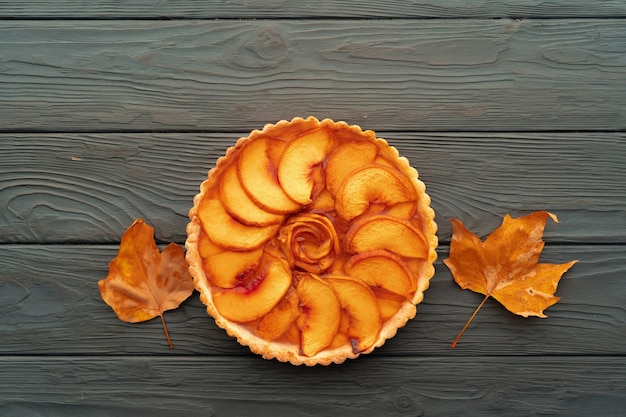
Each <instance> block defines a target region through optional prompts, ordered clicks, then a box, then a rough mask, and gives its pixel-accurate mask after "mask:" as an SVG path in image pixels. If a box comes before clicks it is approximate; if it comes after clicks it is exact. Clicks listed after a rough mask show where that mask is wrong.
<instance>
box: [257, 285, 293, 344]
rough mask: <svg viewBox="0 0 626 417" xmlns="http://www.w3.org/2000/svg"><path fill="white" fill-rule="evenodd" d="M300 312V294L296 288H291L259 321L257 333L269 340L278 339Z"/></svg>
mask: <svg viewBox="0 0 626 417" xmlns="http://www.w3.org/2000/svg"><path fill="white" fill-rule="evenodd" d="M299 312H300V310H299V309H298V295H297V294H296V291H295V290H294V289H290V290H289V291H288V292H287V295H286V296H285V298H283V299H282V300H281V301H280V302H279V303H278V304H277V305H276V307H274V308H273V309H272V310H271V311H270V312H269V313H267V314H266V315H265V316H263V318H262V319H261V320H260V321H259V323H258V324H257V326H256V333H257V335H259V336H260V337H262V338H263V339H265V340H269V341H272V340H276V339H278V338H279V337H281V336H282V335H283V334H284V333H285V332H286V331H287V330H289V328H290V327H291V325H292V324H293V323H294V322H295V320H296V318H297V317H298V314H299Z"/></svg>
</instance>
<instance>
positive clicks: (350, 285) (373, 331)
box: [324, 276, 382, 353]
mask: <svg viewBox="0 0 626 417" xmlns="http://www.w3.org/2000/svg"><path fill="white" fill-rule="evenodd" d="M324 280H325V281H326V282H327V283H329V284H330V286H331V287H333V289H334V290H335V293H336V294H337V297H338V298H339V302H340V303H341V308H342V309H343V311H344V312H345V315H346V316H347V317H348V319H349V320H348V328H347V329H345V330H344V333H345V334H347V336H348V337H349V338H350V343H351V344H352V351H353V352H354V353H359V352H363V351H364V350H367V349H369V348H370V347H371V346H372V345H373V344H374V343H375V342H376V340H377V339H378V335H379V333H380V329H381V326H382V321H381V317H380V311H379V307H378V302H377V300H376V296H375V295H374V292H373V291H372V290H371V289H370V287H368V286H367V285H365V283H363V281H361V280H359V279H356V278H351V277H345V276H328V277H324ZM342 330H343V329H342Z"/></svg>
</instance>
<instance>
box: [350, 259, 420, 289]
mask: <svg viewBox="0 0 626 417" xmlns="http://www.w3.org/2000/svg"><path fill="white" fill-rule="evenodd" d="M344 269H345V271H346V273H347V275H349V276H351V277H353V278H358V279H360V280H361V281H363V282H364V283H366V284H367V285H370V286H372V287H380V288H383V289H385V290H387V291H391V292H393V293H395V294H399V295H401V296H402V297H404V298H407V299H409V298H410V296H411V289H412V288H413V286H414V283H413V281H414V279H413V278H412V274H411V271H410V270H409V269H408V267H407V266H406V265H405V264H404V261H403V260H402V258H400V257H399V256H398V255H396V254H393V253H391V252H387V251H385V250H373V251H369V252H363V253H359V254H358V255H354V256H353V257H351V258H350V259H348V261H347V262H346V264H345V265H344Z"/></svg>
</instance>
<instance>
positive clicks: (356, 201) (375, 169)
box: [335, 165, 417, 220]
mask: <svg viewBox="0 0 626 417" xmlns="http://www.w3.org/2000/svg"><path fill="white" fill-rule="evenodd" d="M414 200H417V193H416V191H415V188H414V187H413V186H412V184H411V183H410V181H409V180H408V179H406V178H404V177H402V176H400V174H398V173H396V172H395V171H394V170H393V169H392V168H389V167H386V166H382V165H368V166H366V167H364V168H361V169H359V170H357V171H355V172H353V173H352V174H350V175H349V176H348V177H347V178H346V179H345V180H344V181H343V183H342V184H341V186H340V188H339V191H338V192H337V199H336V202H335V208H336V209H337V213H339V215H341V216H342V217H343V218H344V219H346V220H352V219H354V218H355V217H357V216H360V215H361V214H363V213H365V212H366V211H367V210H368V209H369V207H370V205H372V204H382V205H384V206H387V207H389V206H393V205H394V204H398V203H402V202H405V201H414Z"/></svg>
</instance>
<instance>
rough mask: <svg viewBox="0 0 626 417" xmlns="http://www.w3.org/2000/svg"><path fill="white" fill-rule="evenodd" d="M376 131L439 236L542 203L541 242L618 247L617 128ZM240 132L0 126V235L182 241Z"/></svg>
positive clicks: (624, 137) (624, 200)
mask: <svg viewBox="0 0 626 417" xmlns="http://www.w3.org/2000/svg"><path fill="white" fill-rule="evenodd" d="M363 126H364V127H365V128H367V127H369V123H367V124H363ZM377 133H378V136H380V137H384V138H386V139H387V140H388V141H389V143H391V144H392V145H394V146H396V147H397V148H398V149H399V151H400V152H401V154H402V155H404V156H406V157H407V158H408V159H409V161H410V162H411V164H412V165H413V166H415V167H416V168H417V169H418V170H419V172H420V178H421V179H422V180H423V181H424V182H425V183H426V185H427V191H428V193H429V195H430V196H431V198H432V206H433V208H434V209H435V211H436V213H437V217H436V220H437V222H438V225H439V232H438V235H439V238H440V240H441V241H442V242H447V241H449V239H450V234H451V228H450V218H452V217H456V218H459V219H461V220H462V221H463V222H465V223H466V225H467V227H468V228H470V229H471V230H472V231H474V232H475V233H477V234H479V235H480V236H485V235H487V234H488V233H490V232H491V230H493V229H494V228H495V227H497V226H498V225H499V223H500V222H501V220H502V217H503V216H504V214H505V213H511V215H513V216H519V215H523V214H526V213H528V212H530V211H536V210H550V211H552V212H554V213H555V214H557V215H558V216H559V219H560V221H561V223H560V224H558V225H554V224H550V225H548V228H547V232H546V239H547V240H548V241H550V242H576V243H626V241H625V240H624V239H625V236H624V233H623V230H625V229H626V167H625V166H624V163H623V162H624V161H625V160H626V134H625V133H620V132H617V133H560V134H557V133H542V134H532V133H527V134H505V133H480V134H477V133H443V132H438V133H434V132H433V133H399V132H384V131H383V132H377ZM244 135H246V133H243V132H241V133H232V134H218V133H214V134H195V133H186V134H183V133H172V134H163V133H154V134H139V133H132V134H131V133H128V134H2V135H0V242H2V243H36V242H40V243H46V242H47V243H52V242H56V243H71V242H84V243H116V242H118V241H119V238H120V236H121V234H122V233H123V231H124V230H125V229H126V228H127V227H128V226H129V225H130V224H131V223H132V221H133V220H134V219H135V218H137V217H142V218H144V219H146V220H147V221H148V222H149V223H150V224H152V225H153V226H154V227H155V228H156V235H157V238H158V239H159V240H160V241H164V242H169V241H176V242H183V241H184V240H185V238H186V235H185V226H186V224H187V222H188V217H187V212H188V210H189V208H190V207H191V205H192V199H193V196H194V195H195V194H196V193H197V192H198V191H199V187H200V183H201V181H203V180H204V179H205V178H206V174H207V171H208V170H209V169H210V168H212V167H213V166H214V165H215V161H216V160H217V158H219V157H220V156H222V155H223V154H224V153H225V151H226V149H227V148H228V147H229V146H232V145H233V144H234V143H235V142H236V140H237V138H238V137H240V136H244Z"/></svg>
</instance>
